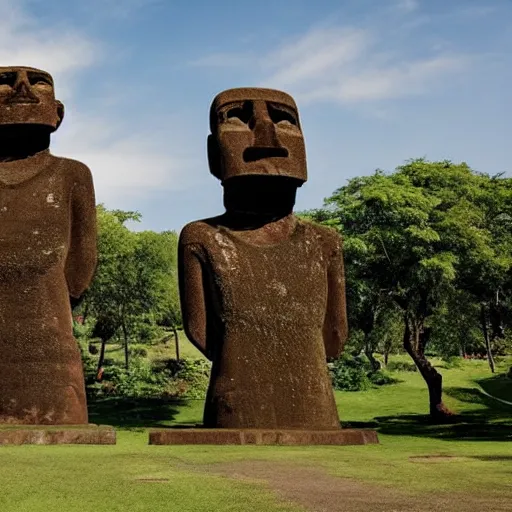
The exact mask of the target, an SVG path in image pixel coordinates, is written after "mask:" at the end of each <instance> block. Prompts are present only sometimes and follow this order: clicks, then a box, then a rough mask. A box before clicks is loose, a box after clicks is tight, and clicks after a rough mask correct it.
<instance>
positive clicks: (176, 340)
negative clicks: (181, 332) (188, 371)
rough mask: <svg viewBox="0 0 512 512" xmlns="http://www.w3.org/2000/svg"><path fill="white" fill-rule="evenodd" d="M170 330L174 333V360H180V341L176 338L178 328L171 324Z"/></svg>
mask: <svg viewBox="0 0 512 512" xmlns="http://www.w3.org/2000/svg"><path fill="white" fill-rule="evenodd" d="M172 332H173V333H174V345H175V346H176V361H179V360H180V341H179V338H178V330H177V329H176V327H175V326H174V325H173V326H172Z"/></svg>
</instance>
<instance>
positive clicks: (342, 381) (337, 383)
mask: <svg viewBox="0 0 512 512" xmlns="http://www.w3.org/2000/svg"><path fill="white" fill-rule="evenodd" d="M328 367H329V372H330V374H331V379H332V385H333V387H334V389H338V390H340V391H364V390H367V389H370V388H371V386H372V383H371V381H370V379H369V378H368V374H367V373H368V372H369V370H370V368H369V365H368V363H366V362H365V361H364V359H363V358H362V357H361V356H356V357H352V356H350V355H347V354H344V355H343V356H341V357H340V358H339V359H336V360H335V361H333V362H332V363H329V364H328Z"/></svg>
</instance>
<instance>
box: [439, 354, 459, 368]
mask: <svg viewBox="0 0 512 512" xmlns="http://www.w3.org/2000/svg"><path fill="white" fill-rule="evenodd" d="M443 361H444V367H445V368H446V369H447V370H449V369H450V368H460V367H461V366H462V361H463V359H462V358H461V357H460V356H449V357H443Z"/></svg>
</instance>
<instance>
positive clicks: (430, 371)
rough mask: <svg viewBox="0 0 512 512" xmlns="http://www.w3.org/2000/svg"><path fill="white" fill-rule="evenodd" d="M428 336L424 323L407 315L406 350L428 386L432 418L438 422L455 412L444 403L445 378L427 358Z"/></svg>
mask: <svg viewBox="0 0 512 512" xmlns="http://www.w3.org/2000/svg"><path fill="white" fill-rule="evenodd" d="M428 336H429V330H427V329H426V328H425V327H424V326H423V324H422V322H417V321H416V320H414V319H412V318H408V316H407V315H405V330H404V349H405V350H406V351H407V353H408V354H409V355H410V356H411V358H412V360H413V361H414V364H416V366H417V368H418V370H419V372H420V374H421V376H422V377H423V379H424V380H425V382H426V384H427V387H428V394H429V406H430V407H429V412H430V417H431V419H432V420H434V421H436V422H437V421H443V420H445V419H446V418H447V417H449V416H452V415H453V412H451V411H450V410H449V409H448V408H447V407H446V406H445V405H444V403H443V399H442V394H443V376H442V375H441V374H440V373H439V372H438V371H437V370H436V369H435V368H434V367H433V366H432V365H431V364H430V362H429V361H428V360H427V358H426V357H425V347H426V345H427V342H428Z"/></svg>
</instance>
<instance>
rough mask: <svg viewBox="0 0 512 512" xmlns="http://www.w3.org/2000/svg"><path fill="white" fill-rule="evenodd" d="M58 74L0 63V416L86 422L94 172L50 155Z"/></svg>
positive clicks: (58, 112) (59, 109)
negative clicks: (82, 331) (84, 357)
mask: <svg viewBox="0 0 512 512" xmlns="http://www.w3.org/2000/svg"><path fill="white" fill-rule="evenodd" d="M63 115H64V108H63V105H62V104H61V103H60V102H59V101H56V100H55V94H54V88H53V80H52V77H51V76H50V75H49V74H48V73H46V72H44V71H40V70H38V69H32V68H26V67H1V68H0V423H4V424H5V423H9V424H11V423H12V424H40V425H43V424H60V425H65V424H86V423H87V421H88V417H87V404H86V397H85V387H84V376H83V369H82V362H81V357H80V352H79V348H78V345H77V342H76V340H75V339H74V338H73V331H72V319H71V304H74V303H76V302H77V300H78V299H79V298H80V296H81V295H82V294H83V292H84V291H85V290H86V288H87V286H88V285H89V283H90V281H91V279H92V276H93V274H94V270H95V266H96V215H95V199H94V189H93V183H92V178H91V173H90V171H89V169H88V168H87V167H86V166H85V165H84V164H82V163H80V162H76V161H74V160H68V159H66V158H59V157H56V156H53V155H52V154H51V153H50V151H49V149H48V148H49V144H50V133H51V132H53V131H55V130H56V129H57V128H58V127H59V125H60V123H61V121H62V118H63Z"/></svg>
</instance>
